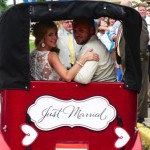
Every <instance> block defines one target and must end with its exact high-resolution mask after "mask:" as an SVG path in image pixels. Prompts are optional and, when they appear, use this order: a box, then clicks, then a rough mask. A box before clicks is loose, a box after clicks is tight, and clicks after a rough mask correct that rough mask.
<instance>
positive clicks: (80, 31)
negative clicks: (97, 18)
mask: <svg viewBox="0 0 150 150" xmlns="http://www.w3.org/2000/svg"><path fill="white" fill-rule="evenodd" d="M73 34H74V38H75V40H76V42H77V44H80V45H83V44H85V43H86V42H87V41H88V40H89V39H90V38H91V36H92V35H93V32H92V27H91V26H89V25H88V24H86V23H85V22H82V21H81V22H80V21H78V22H74V23H73Z"/></svg>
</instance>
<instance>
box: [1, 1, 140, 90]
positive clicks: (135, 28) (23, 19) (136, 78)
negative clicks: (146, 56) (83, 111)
mask: <svg viewBox="0 0 150 150" xmlns="http://www.w3.org/2000/svg"><path fill="white" fill-rule="evenodd" d="M105 16H106V17H110V18H114V19H117V20H121V21H122V23H123V30H124V37H125V41H126V50H125V59H126V71H125V74H124V79H125V81H124V83H125V88H127V89H131V90H135V91H137V92H139V90H140V88H141V67H140V32H141V26H142V20H141V16H140V14H139V13H138V12H137V11H136V10H134V9H132V8H129V7H125V6H120V5H116V4H112V3H108V2H102V1H101V2H98V1H70V2H69V1H65V2H59V1H50V2H42V3H38V2H37V3H27V4H18V5H15V6H13V7H12V8H10V9H9V10H8V11H7V12H6V13H4V14H3V15H2V17H1V18H0V90H2V89H25V90H28V89H29V88H30V66H29V34H30V20H31V21H40V20H47V19H51V20H54V21H56V20H65V19H73V18H79V17H82V18H83V17H86V18H94V19H97V18H99V17H105Z"/></svg>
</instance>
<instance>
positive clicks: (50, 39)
mask: <svg viewBox="0 0 150 150" xmlns="http://www.w3.org/2000/svg"><path fill="white" fill-rule="evenodd" d="M57 40H58V35H57V29H56V28H52V29H50V30H49V32H48V33H47V34H46V35H45V37H44V43H45V46H46V47H47V48H48V49H51V48H53V47H56V45H57Z"/></svg>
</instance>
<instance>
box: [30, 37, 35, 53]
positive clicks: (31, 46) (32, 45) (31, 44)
mask: <svg viewBox="0 0 150 150" xmlns="http://www.w3.org/2000/svg"><path fill="white" fill-rule="evenodd" d="M29 47H30V52H32V51H33V50H34V49H35V45H34V40H30V42H29Z"/></svg>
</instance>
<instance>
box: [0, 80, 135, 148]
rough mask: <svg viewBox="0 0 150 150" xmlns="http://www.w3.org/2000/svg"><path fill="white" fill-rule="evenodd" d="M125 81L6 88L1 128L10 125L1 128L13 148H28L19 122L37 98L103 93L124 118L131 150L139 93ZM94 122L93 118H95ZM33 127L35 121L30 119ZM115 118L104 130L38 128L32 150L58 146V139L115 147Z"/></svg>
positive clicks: (62, 83)
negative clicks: (44, 129) (27, 89)
mask: <svg viewBox="0 0 150 150" xmlns="http://www.w3.org/2000/svg"><path fill="white" fill-rule="evenodd" d="M123 86H124V84H123V83H98V82H95V83H90V84H88V85H81V84H77V83H75V82H71V83H67V82H47V81H42V82H41V81H40V82H36V81H33V82H31V88H30V91H24V90H4V91H2V122H1V130H2V128H3V127H4V126H5V125H7V131H6V132H4V131H3V130H2V134H3V136H4V139H5V141H6V143H7V144H8V145H9V147H10V148H11V150H25V149H26V148H25V147H24V146H22V144H21V141H22V139H23V138H24V136H25V135H24V133H23V132H22V131H21V129H20V126H21V124H23V123H26V111H27V109H28V108H29V106H30V105H31V104H33V103H34V102H35V100H36V99H37V98H38V97H40V96H43V95H50V96H53V97H56V98H59V99H62V100H70V99H75V100H83V99H86V98H89V97H92V96H103V97H105V98H106V99H108V101H109V103H110V104H111V105H113V106H114V107H115V108H116V110H117V114H118V115H119V116H120V117H121V119H122V121H123V128H124V129H125V130H126V131H127V132H128V133H129V135H130V137H131V139H130V141H129V142H128V143H127V145H126V150H131V149H132V147H133V146H134V144H135V141H136V137H137V133H136V131H135V127H136V114H137V94H136V92H134V91H130V90H126V89H124V88H123ZM93 123H94V122H93ZM31 126H33V127H34V128H36V127H35V125H34V123H31ZM116 126H117V120H116V119H115V120H114V121H113V122H112V123H110V124H109V126H108V127H107V128H106V129H105V130H103V131H98V132H96V131H92V130H89V129H86V128H83V127H74V128H70V127H61V128H57V129H54V130H52V131H41V130H39V129H37V128H36V130H37V131H38V134H39V136H38V138H37V139H36V141H35V142H34V143H33V144H32V145H31V149H32V150H55V145H56V143H63V142H64V143H67V142H69V143H87V144H88V145H89V150H113V149H114V150H115V149H116V148H115V146H114V144H115V142H116V140H117V136H116V134H115V132H114V128H115V127H116Z"/></svg>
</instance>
